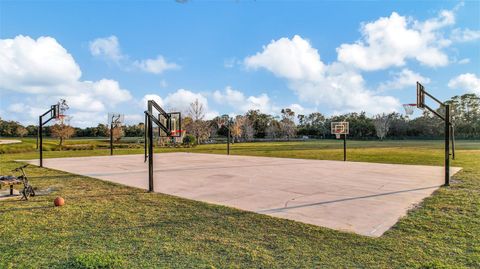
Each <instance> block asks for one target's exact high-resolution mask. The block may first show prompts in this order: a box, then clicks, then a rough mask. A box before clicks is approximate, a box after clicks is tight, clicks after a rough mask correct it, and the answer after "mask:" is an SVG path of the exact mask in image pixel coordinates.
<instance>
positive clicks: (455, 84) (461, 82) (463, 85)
mask: <svg viewBox="0 0 480 269" xmlns="http://www.w3.org/2000/svg"><path fill="white" fill-rule="evenodd" d="M448 87H449V88H452V89H461V90H464V91H467V92H471V93H475V94H480V78H479V77H477V76H476V75H475V74H472V73H465V74H461V75H458V76H456V77H454V78H452V79H451V80H450V81H449V82H448Z"/></svg>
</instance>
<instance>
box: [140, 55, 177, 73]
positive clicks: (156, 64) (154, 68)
mask: <svg viewBox="0 0 480 269" xmlns="http://www.w3.org/2000/svg"><path fill="white" fill-rule="evenodd" d="M133 64H134V65H135V66H136V67H138V68H140V69H141V70H143V71H145V72H148V73H153V74H161V73H163V72H164V71H166V70H174V69H179V68H180V66H179V65H177V64H176V63H169V62H167V61H166V60H165V58H163V56H161V55H158V56H157V58H156V59H147V60H142V61H135V62H134V63H133Z"/></svg>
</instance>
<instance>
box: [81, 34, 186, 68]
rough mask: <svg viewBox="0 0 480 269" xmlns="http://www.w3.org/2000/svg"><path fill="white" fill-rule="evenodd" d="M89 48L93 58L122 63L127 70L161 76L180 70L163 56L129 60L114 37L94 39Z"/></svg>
mask: <svg viewBox="0 0 480 269" xmlns="http://www.w3.org/2000/svg"><path fill="white" fill-rule="evenodd" d="M89 47H90V53H91V54H92V55H93V56H96V57H102V58H104V59H106V60H108V61H112V62H115V63H117V64H119V65H120V63H121V64H122V67H124V68H125V69H127V70H131V69H138V70H141V71H144V72H147V73H152V74H161V73H163V72H165V71H167V70H175V69H180V66H179V65H178V64H176V63H172V62H167V60H165V58H164V57H163V56H162V55H158V56H157V57H156V58H154V59H144V60H135V61H132V60H129V58H130V57H129V56H128V55H126V54H123V53H122V52H121V49H120V43H119V41H118V38H117V37H116V36H114V35H112V36H109V37H102V38H97V39H94V40H93V41H91V42H90V46H89Z"/></svg>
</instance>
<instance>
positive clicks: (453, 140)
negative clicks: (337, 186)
mask: <svg viewBox="0 0 480 269" xmlns="http://www.w3.org/2000/svg"><path fill="white" fill-rule="evenodd" d="M450 126H451V130H450V139H451V140H452V160H455V127H454V126H453V124H450Z"/></svg>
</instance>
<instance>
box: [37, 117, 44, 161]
mask: <svg viewBox="0 0 480 269" xmlns="http://www.w3.org/2000/svg"><path fill="white" fill-rule="evenodd" d="M42 127H43V126H42V116H40V117H38V137H39V140H40V141H39V145H38V149H39V151H40V167H43V130H42V129H43V128H42Z"/></svg>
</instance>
